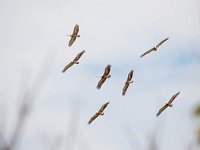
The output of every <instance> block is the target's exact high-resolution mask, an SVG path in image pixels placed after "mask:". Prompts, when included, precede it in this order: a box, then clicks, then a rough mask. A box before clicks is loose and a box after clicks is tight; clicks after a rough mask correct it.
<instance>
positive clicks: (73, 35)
mask: <svg viewBox="0 0 200 150" xmlns="http://www.w3.org/2000/svg"><path fill="white" fill-rule="evenodd" d="M78 32H79V25H78V24H76V25H75V27H74V31H73V33H72V34H71V35H68V36H70V37H71V38H70V40H69V44H68V46H69V47H70V46H72V44H73V43H74V41H75V40H76V38H77V37H80V35H78Z"/></svg>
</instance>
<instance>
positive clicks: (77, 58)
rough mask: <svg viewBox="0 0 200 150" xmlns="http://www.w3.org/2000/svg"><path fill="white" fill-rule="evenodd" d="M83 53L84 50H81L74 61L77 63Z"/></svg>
mask: <svg viewBox="0 0 200 150" xmlns="http://www.w3.org/2000/svg"><path fill="white" fill-rule="evenodd" d="M84 53H85V50H83V51H82V52H80V53H78V55H77V56H76V57H75V58H74V61H78V60H79V59H80V58H81V56H82V55H83V54H84Z"/></svg>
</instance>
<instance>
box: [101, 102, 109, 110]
mask: <svg viewBox="0 0 200 150" xmlns="http://www.w3.org/2000/svg"><path fill="white" fill-rule="evenodd" d="M108 104H109V102H107V103H105V104H103V105H102V106H101V108H100V109H99V112H100V113H102V112H103V111H104V109H105V108H106V107H107V106H108Z"/></svg>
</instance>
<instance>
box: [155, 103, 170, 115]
mask: <svg viewBox="0 0 200 150" xmlns="http://www.w3.org/2000/svg"><path fill="white" fill-rule="evenodd" d="M167 107H168V106H167V105H164V106H163V107H162V108H160V110H159V111H158V113H157V114H156V116H157V117H158V116H159V115H160V114H161V113H162V112H163V111H164V110H165V109H166V108H167Z"/></svg>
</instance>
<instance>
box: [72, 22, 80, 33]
mask: <svg viewBox="0 0 200 150" xmlns="http://www.w3.org/2000/svg"><path fill="white" fill-rule="evenodd" d="M78 31H79V25H78V24H76V25H75V27H74V31H73V35H77V34H78Z"/></svg>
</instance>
